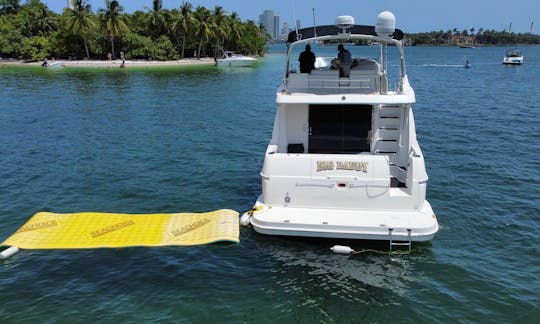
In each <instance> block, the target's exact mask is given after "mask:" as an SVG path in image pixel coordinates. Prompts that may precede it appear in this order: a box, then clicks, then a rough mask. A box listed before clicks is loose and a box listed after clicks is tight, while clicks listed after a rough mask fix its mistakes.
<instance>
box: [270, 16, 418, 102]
mask: <svg viewBox="0 0 540 324" xmlns="http://www.w3.org/2000/svg"><path fill="white" fill-rule="evenodd" d="M395 25H396V22H395V17H394V15H393V14H392V13H390V12H388V11H385V12H382V13H381V14H379V15H378V16H377V24H376V25H375V26H365V25H355V24H354V18H353V17H351V16H339V17H337V18H336V24H335V25H334V26H330V25H327V26H321V27H317V28H304V29H300V30H298V31H292V32H291V33H289V36H288V40H287V44H288V53H287V63H286V69H285V75H284V80H283V85H282V88H281V90H284V92H283V94H285V95H287V94H295V93H304V94H316V95H332V94H364V95H365V94H382V95H386V94H389V90H390V89H389V82H388V76H387V71H386V51H385V50H384V46H386V45H388V44H390V45H393V46H395V47H396V48H397V50H398V51H399V56H400V74H399V79H398V80H397V88H396V89H395V90H396V91H395V92H392V94H393V95H396V94H397V95H401V94H404V90H409V89H407V88H406V87H404V85H405V84H406V83H407V82H406V71H405V53H404V49H403V44H402V43H401V39H403V32H402V31H401V30H399V29H396V27H395ZM350 40H367V41H369V42H370V43H372V44H377V45H378V46H379V48H380V50H379V58H378V59H372V58H368V57H352V60H351V62H340V60H339V59H336V58H335V57H318V58H317V59H316V65H315V69H313V70H311V71H310V72H309V73H298V69H297V68H296V67H295V66H294V64H295V63H296V62H297V61H296V59H295V58H293V53H296V52H295V51H294V50H295V49H296V48H298V47H301V46H303V45H304V44H310V43H314V44H321V43H324V42H340V43H341V42H345V41H350ZM294 55H296V54H294ZM410 90H411V91H409V93H408V95H409V96H410V97H414V94H413V92H412V89H410Z"/></svg>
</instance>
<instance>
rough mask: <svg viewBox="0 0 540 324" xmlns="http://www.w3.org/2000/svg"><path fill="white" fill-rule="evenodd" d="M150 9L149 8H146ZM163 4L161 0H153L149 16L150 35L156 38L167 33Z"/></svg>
mask: <svg viewBox="0 0 540 324" xmlns="http://www.w3.org/2000/svg"><path fill="white" fill-rule="evenodd" d="M145 8H146V9H148V8H147V7H145ZM162 8H163V3H162V1H161V0H153V2H152V10H150V16H149V22H148V27H149V32H148V34H149V35H152V36H153V37H154V38H159V36H161V35H163V34H165V33H166V32H167V27H168V26H167V24H166V23H165V16H164V15H163V11H162Z"/></svg>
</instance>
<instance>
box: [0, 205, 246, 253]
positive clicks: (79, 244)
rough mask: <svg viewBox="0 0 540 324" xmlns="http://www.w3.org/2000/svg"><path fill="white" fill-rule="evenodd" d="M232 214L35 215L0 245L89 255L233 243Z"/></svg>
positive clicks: (234, 215)
mask: <svg viewBox="0 0 540 324" xmlns="http://www.w3.org/2000/svg"><path fill="white" fill-rule="evenodd" d="M238 215H239V214H238V212H236V211H234V210H230V209H220V210H216V211H211V212H206V213H172V214H116V213H96V212H84V213H68V214H56V213H50V212H39V213H37V214H35V215H34V216H32V218H30V219H29V220H28V221H27V222H26V223H25V224H24V225H23V226H21V227H20V228H19V229H18V230H17V231H16V232H15V233H13V234H12V235H11V236H10V237H9V238H7V239H6V240H5V241H4V242H2V244H1V245H4V246H16V247H19V248H21V249H93V248H120V247H130V246H188V245H199V244H209V243H215V242H233V243H239V242H240V239H239V224H238Z"/></svg>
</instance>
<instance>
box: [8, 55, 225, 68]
mask: <svg viewBox="0 0 540 324" xmlns="http://www.w3.org/2000/svg"><path fill="white" fill-rule="evenodd" d="M42 63H43V62H24V61H22V60H9V59H7V60H0V65H8V66H34V67H41V64H42ZM48 64H49V66H48V67H49V68H54V67H66V68H69V67H85V68H120V65H121V64H122V61H121V60H119V59H116V60H111V61H109V60H49V61H48ZM214 64H215V61H214V59H213V58H208V57H205V58H201V59H200V60H197V59H193V58H189V59H182V60H176V61H148V60H125V68H129V67H160V66H161V67H171V66H197V65H214Z"/></svg>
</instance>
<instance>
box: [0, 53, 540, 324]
mask: <svg viewBox="0 0 540 324" xmlns="http://www.w3.org/2000/svg"><path fill="white" fill-rule="evenodd" d="M362 49H363V50H365V51H368V52H369V51H372V49H370V48H365V47H364V48H362ZM272 50H273V51H274V52H279V51H280V50H281V48H277V49H276V48H272ZM314 50H315V51H316V52H318V53H322V52H328V53H333V51H334V49H331V48H314ZM354 50H356V49H354ZM504 52H505V48H476V49H459V48H437V47H429V48H416V47H408V48H406V56H407V62H408V65H407V68H408V74H409V79H410V81H411V83H412V85H413V87H414V88H415V90H416V97H417V104H416V105H415V118H416V127H417V133H418V139H419V142H420V145H421V147H422V149H423V151H424V155H425V158H426V164H427V168H428V174H429V177H430V181H429V184H428V199H429V201H430V202H431V204H432V206H433V209H434V210H435V212H436V213H437V215H438V219H439V222H440V225H441V230H440V232H439V233H438V235H437V236H436V237H435V239H434V240H433V241H432V242H431V243H426V244H417V245H416V246H415V251H414V252H413V253H412V254H410V255H394V256H388V255H384V254H377V253H366V254H359V255H355V256H343V255H336V254H332V253H331V252H330V250H329V247H330V246H332V245H334V244H336V243H346V244H347V245H351V246H352V247H353V248H355V249H361V248H365V247H373V246H371V245H369V246H368V245H367V243H365V242H338V241H325V240H310V239H292V238H279V237H268V236H262V235H259V234H256V233H255V232H254V231H253V230H252V229H249V228H241V230H240V238H241V242H240V244H238V245H230V244H216V245H207V246H199V247H167V248H126V249H99V250H50V251H22V252H20V253H19V254H17V255H16V256H15V257H13V258H11V259H9V260H7V261H1V262H0V287H1V290H0V319H2V320H3V321H10V322H36V321H39V322H44V321H49V322H64V321H69V322H79V321H84V322H94V321H99V322H114V323H116V322H154V321H165V322H193V323H208V322H217V321H220V322H257V323H259V322H263V323H264V322H280V321H284V322H301V323H311V322H325V323H327V322H330V323H332V322H337V323H343V322H347V323H349V322H378V323H385V322H403V323H416V322H432V321H435V322H455V321H462V322H516V323H528V322H530V323H533V322H539V321H540V309H539V306H538V305H540V293H539V291H540V281H539V280H538V275H539V274H540V244H538V241H537V239H538V232H539V231H540V224H539V223H540V215H539V214H540V213H539V211H540V199H539V197H540V186H539V183H540V174H539V170H540V163H539V162H538V161H539V160H538V152H539V151H540V140H539V135H540V117H539V115H538V108H539V106H540V105H539V102H540V92H539V91H538V89H537V88H538V75H539V73H540V47H527V48H525V49H524V54H525V57H526V61H525V64H524V65H523V66H503V65H502V64H501V62H502V56H503V54H504ZM465 59H469V60H470V61H471V62H472V69H468V70H467V69H464V68H463V63H464V61H465ZM393 64H394V62H392V61H390V62H389V68H390V69H395V68H396V67H395V66H394V65H393ZM283 66H284V55H283V54H280V53H275V54H270V55H267V56H266V57H265V58H264V60H262V62H261V63H260V64H259V65H258V66H257V67H255V68H245V69H242V68H239V69H234V70H219V69H217V68H215V67H197V68H189V69H152V70H137V71H130V70H129V69H126V70H120V69H118V70H100V69H96V70H92V69H90V70H71V69H64V70H41V69H16V68H4V69H0V94H1V101H0V222H1V223H0V224H1V225H0V238H1V239H3V238H7V237H8V236H9V235H10V234H11V233H13V232H14V231H15V230H16V229H17V228H18V227H19V226H21V225H22V224H23V223H24V222H25V221H26V220H27V219H28V218H29V217H30V216H32V215H33V214H34V213H35V212H38V211H43V210H48V211H54V212H59V213H61V212H77V211H106V212H121V213H157V212H180V211H194V212H200V211H208V210H213V209H218V208H231V209H235V210H237V211H240V212H242V211H245V210H247V209H249V208H250V207H251V205H252V204H253V202H254V201H255V199H256V197H257V195H258V194H259V192H260V179H259V171H260V168H261V165H262V159H263V154H264V151H265V148H266V145H267V143H268V140H269V138H270V135H271V130H272V123H273V118H274V112H275V104H274V100H275V98H274V92H275V90H276V88H277V86H278V85H279V82H280V78H281V72H282V69H283ZM378 248H381V247H378ZM382 248H386V246H383V247H382Z"/></svg>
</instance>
